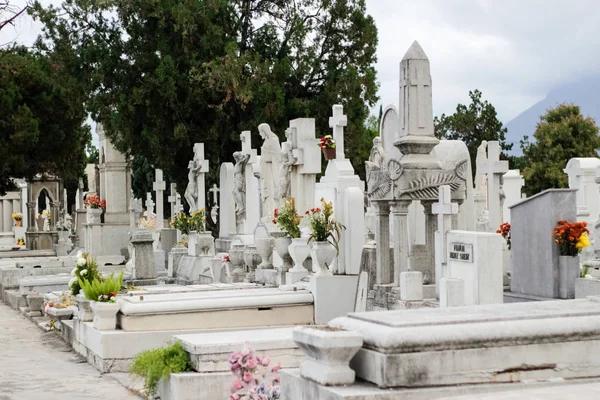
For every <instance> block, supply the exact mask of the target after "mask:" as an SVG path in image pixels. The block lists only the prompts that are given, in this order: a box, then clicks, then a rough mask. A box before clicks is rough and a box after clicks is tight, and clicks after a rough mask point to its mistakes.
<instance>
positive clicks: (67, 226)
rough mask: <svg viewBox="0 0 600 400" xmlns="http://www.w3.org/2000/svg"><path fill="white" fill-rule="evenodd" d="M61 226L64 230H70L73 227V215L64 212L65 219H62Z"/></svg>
mask: <svg viewBox="0 0 600 400" xmlns="http://www.w3.org/2000/svg"><path fill="white" fill-rule="evenodd" d="M63 228H64V229H65V231H69V232H71V230H72V229H73V217H71V215H70V214H69V213H66V214H65V221H64V225H63Z"/></svg>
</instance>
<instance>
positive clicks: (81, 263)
mask: <svg viewBox="0 0 600 400" xmlns="http://www.w3.org/2000/svg"><path fill="white" fill-rule="evenodd" d="M86 263H87V260H86V259H85V258H83V257H81V258H78V259H77V266H78V267H83V266H84V265H85V264H86Z"/></svg>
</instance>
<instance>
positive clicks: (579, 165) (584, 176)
mask: <svg viewBox="0 0 600 400" xmlns="http://www.w3.org/2000/svg"><path fill="white" fill-rule="evenodd" d="M599 166H600V160H599V159H598V158H595V157H586V158H571V159H570V160H569V162H568V163H567V166H566V168H565V169H564V172H565V173H566V174H567V175H568V176H569V188H570V189H577V220H578V221H583V222H587V223H588V225H590V226H593V224H594V223H595V222H596V220H597V219H598V212H600V192H598V186H597V184H596V183H595V182H594V179H595V177H596V168H598V167H599Z"/></svg>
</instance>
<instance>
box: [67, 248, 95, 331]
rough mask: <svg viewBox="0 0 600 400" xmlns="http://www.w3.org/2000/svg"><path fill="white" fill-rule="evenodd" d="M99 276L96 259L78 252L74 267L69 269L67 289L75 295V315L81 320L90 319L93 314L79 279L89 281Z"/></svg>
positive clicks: (86, 320)
mask: <svg viewBox="0 0 600 400" xmlns="http://www.w3.org/2000/svg"><path fill="white" fill-rule="evenodd" d="M99 277H100V273H99V272H98V263H97V262H96V259H95V258H92V257H90V256H89V254H88V253H82V252H81V251H80V252H78V253H77V259H76V260H75V268H73V270H72V271H71V280H70V281H69V289H70V290H71V294H72V295H73V296H75V301H77V307H78V309H79V312H78V314H77V316H78V317H79V320H80V321H82V322H88V321H91V320H92V316H93V315H92V308H91V305H90V300H89V299H88V298H87V297H86V296H85V294H84V293H83V290H82V289H81V285H80V284H79V281H80V280H83V281H87V282H88V283H91V282H92V281H93V280H94V279H97V278H99Z"/></svg>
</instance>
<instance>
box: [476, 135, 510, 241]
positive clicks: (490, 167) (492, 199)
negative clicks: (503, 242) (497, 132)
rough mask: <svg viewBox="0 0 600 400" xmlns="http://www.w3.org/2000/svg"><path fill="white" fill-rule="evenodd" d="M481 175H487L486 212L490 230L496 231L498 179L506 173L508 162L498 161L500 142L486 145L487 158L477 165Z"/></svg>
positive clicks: (499, 217)
mask: <svg viewBox="0 0 600 400" xmlns="http://www.w3.org/2000/svg"><path fill="white" fill-rule="evenodd" d="M477 168H478V170H479V169H480V170H481V173H483V174H486V175H487V190H488V211H489V214H490V228H491V229H492V230H496V229H498V227H499V226H500V224H501V223H502V221H501V210H500V177H501V176H502V175H504V174H505V173H506V172H508V161H500V142H498V141H492V142H488V144H487V157H486V159H485V161H484V162H482V163H480V164H479V165H477Z"/></svg>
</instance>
